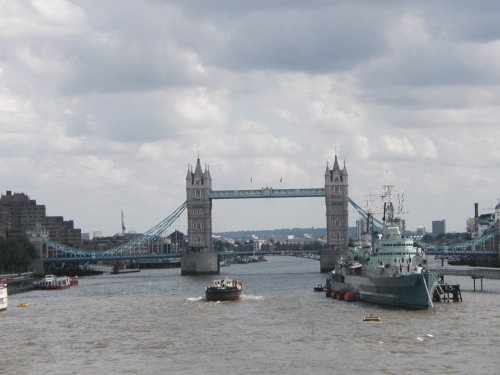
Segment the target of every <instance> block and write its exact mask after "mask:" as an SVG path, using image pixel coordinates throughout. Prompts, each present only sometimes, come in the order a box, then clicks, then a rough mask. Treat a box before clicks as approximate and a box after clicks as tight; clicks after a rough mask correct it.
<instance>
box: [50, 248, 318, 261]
mask: <svg viewBox="0 0 500 375" xmlns="http://www.w3.org/2000/svg"><path fill="white" fill-rule="evenodd" d="M321 251H322V250H308V251H303V250H301V251H292V250H283V251H238V252H236V253H227V252H221V253H219V252H217V253H216V254H217V255H224V256H265V255H294V254H304V253H308V254H309V253H311V254H319V253H320V252H321ZM180 256H181V254H177V253H171V254H131V255H103V254H97V253H96V254H93V255H88V256H87V255H86V256H68V257H48V258H43V261H44V262H47V263H93V262H100V261H102V262H110V261H118V260H142V261H157V262H161V261H165V262H166V263H168V262H172V260H177V259H180Z"/></svg>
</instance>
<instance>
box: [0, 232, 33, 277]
mask: <svg viewBox="0 0 500 375" xmlns="http://www.w3.org/2000/svg"><path fill="white" fill-rule="evenodd" d="M37 258H38V254H37V252H36V249H35V247H34V246H33V244H32V243H31V242H29V241H28V239H27V238H26V237H9V238H6V239H3V238H0V270H1V272H2V273H4V272H12V273H17V272H23V271H26V270H27V269H28V266H29V265H30V264H31V263H32V262H33V261H34V260H35V259H37Z"/></svg>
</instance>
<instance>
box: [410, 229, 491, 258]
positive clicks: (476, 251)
mask: <svg viewBox="0 0 500 375" xmlns="http://www.w3.org/2000/svg"><path fill="white" fill-rule="evenodd" d="M497 234H498V233H497V232H496V231H489V232H488V233H485V234H484V235H483V236H481V237H477V238H473V239H471V240H468V241H464V242H460V243H455V244H449V245H441V244H439V245H437V244H431V243H427V242H422V241H420V242H419V245H420V246H422V248H423V249H424V250H425V252H426V253H427V254H429V255H438V256H448V255H453V256H471V255H472V256H481V255H484V256H492V255H498V251H497V250H486V249H484V248H483V249H481V245H484V244H485V243H486V242H487V241H490V240H493V239H494V238H495V237H496V236H497Z"/></svg>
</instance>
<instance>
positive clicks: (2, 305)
mask: <svg viewBox="0 0 500 375" xmlns="http://www.w3.org/2000/svg"><path fill="white" fill-rule="evenodd" d="M8 305H9V299H8V297H7V284H4V283H0V311H4V310H7V306H8Z"/></svg>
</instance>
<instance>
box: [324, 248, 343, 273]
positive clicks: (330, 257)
mask: <svg viewBox="0 0 500 375" xmlns="http://www.w3.org/2000/svg"><path fill="white" fill-rule="evenodd" d="M338 259H339V256H338V254H337V253H335V252H333V251H332V250H323V251H322V252H321V253H320V254H319V267H320V272H330V271H333V270H334V269H335V264H336V263H337V260H338Z"/></svg>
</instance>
